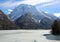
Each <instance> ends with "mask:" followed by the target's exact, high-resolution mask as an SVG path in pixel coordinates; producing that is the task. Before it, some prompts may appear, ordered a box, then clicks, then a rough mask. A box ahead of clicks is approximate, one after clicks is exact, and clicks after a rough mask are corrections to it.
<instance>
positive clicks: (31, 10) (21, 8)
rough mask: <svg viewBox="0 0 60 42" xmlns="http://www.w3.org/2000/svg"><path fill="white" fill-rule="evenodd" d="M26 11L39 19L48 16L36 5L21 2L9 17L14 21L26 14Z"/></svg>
mask: <svg viewBox="0 0 60 42" xmlns="http://www.w3.org/2000/svg"><path fill="white" fill-rule="evenodd" d="M26 13H32V14H34V15H35V16H37V17H38V18H39V19H42V18H44V17H48V16H47V15H45V13H43V12H42V11H38V10H37V9H36V8H35V7H34V6H31V5H27V4H21V5H19V6H18V7H16V8H15V9H14V10H13V12H12V13H11V14H10V15H9V17H10V19H11V20H12V21H14V20H16V19H17V18H19V17H20V16H21V15H23V14H26ZM50 19H51V17H50Z"/></svg>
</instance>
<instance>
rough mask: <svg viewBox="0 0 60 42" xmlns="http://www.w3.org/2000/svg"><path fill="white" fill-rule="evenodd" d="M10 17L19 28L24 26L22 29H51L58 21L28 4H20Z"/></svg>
mask: <svg viewBox="0 0 60 42" xmlns="http://www.w3.org/2000/svg"><path fill="white" fill-rule="evenodd" d="M9 17H10V20H11V21H12V22H14V23H16V24H17V25H19V26H21V25H22V28H23V26H25V27H28V28H29V27H30V28H31V27H32V28H33V27H34V26H36V27H37V28H43V27H44V28H48V27H49V28H50V27H51V25H52V22H53V21H54V20H55V19H56V17H55V16H53V15H48V14H46V13H44V12H42V11H39V10H37V9H36V7H34V6H32V5H27V4H20V5H19V6H18V7H16V8H15V9H14V10H13V12H11V14H10V15H9ZM25 22H26V23H25ZM24 23H25V24H24ZM27 24H28V25H27ZM31 25H32V26H31ZM25 27H24V28H25ZM36 27H35V28H36Z"/></svg>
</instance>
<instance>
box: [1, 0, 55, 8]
mask: <svg viewBox="0 0 60 42" xmlns="http://www.w3.org/2000/svg"><path fill="white" fill-rule="evenodd" d="M51 1H54V0H24V1H15V2H12V1H10V0H9V1H7V2H5V3H3V4H1V3H0V6H3V7H6V8H11V7H16V6H18V5H19V4H31V5H36V4H40V3H46V2H51Z"/></svg>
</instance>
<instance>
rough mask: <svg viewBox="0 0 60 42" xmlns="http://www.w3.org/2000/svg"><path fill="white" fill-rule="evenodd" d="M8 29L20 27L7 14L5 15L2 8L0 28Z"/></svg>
mask: <svg viewBox="0 0 60 42" xmlns="http://www.w3.org/2000/svg"><path fill="white" fill-rule="evenodd" d="M3 29H4V30H7V29H19V27H18V26H17V25H15V24H14V23H12V22H11V21H10V20H9V19H8V17H7V15H5V14H4V13H3V12H2V11H1V10H0V30H3Z"/></svg>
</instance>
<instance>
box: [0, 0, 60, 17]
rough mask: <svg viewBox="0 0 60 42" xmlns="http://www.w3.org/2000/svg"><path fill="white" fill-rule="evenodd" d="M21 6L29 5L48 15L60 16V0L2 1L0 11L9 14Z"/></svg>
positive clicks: (0, 1)
mask: <svg viewBox="0 0 60 42" xmlns="http://www.w3.org/2000/svg"><path fill="white" fill-rule="evenodd" d="M20 4H29V5H33V6H35V7H36V8H37V9H39V10H42V11H44V12H45V13H48V14H54V15H55V16H57V17H59V16H60V0H0V9H1V10H2V11H3V12H4V13H5V14H9V13H10V12H11V11H13V9H14V8H15V7H17V6H18V5H20Z"/></svg>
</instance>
